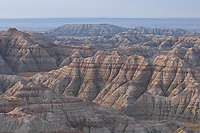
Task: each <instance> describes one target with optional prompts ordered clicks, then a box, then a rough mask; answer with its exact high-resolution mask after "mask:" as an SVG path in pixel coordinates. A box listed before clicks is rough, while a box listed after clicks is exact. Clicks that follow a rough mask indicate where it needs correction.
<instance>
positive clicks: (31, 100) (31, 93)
mask: <svg viewBox="0 0 200 133" xmlns="http://www.w3.org/2000/svg"><path fill="white" fill-rule="evenodd" d="M199 44H200V38H199V37H195V36H189V37H187V36H166V35H153V34H141V33H138V32H135V31H127V32H122V33H118V34H115V35H104V36H96V37H69V38H67V39H66V40H64V41H62V42H60V43H58V44H55V43H53V42H51V41H49V40H46V39H44V38H41V37H35V36H32V35H30V34H27V33H23V32H21V31H18V30H17V29H14V28H12V29H9V30H7V31H1V32H0V51H1V52H0V55H1V56H0V66H1V67H0V72H1V75H0V94H1V99H0V111H1V112H0V113H1V114H0V119H1V121H0V127H1V128H0V132H27V133H28V132H99V133H101V132H108V133H109V132H110V133H111V132H114V133H120V132H147V133H149V132H155V133H156V132H163V133H165V132H166V133H167V132H175V131H179V130H180V131H181V132H193V131H192V130H191V129H188V128H185V127H183V126H181V124H179V123H189V124H193V125H196V126H198V125H199V123H200V116H199V113H200V112H199V111H200V110H199V109H200V105H199V102H200V98H199V95H200V94H199V93H200V92H199V90H200V88H199V86H200V85H199V83H200V78H199V77H200V75H199V74H200V63H199V62H200V47H199ZM18 72H38V74H36V75H34V76H33V77H30V78H27V79H23V78H22V77H20V76H16V75H14V74H16V73H18ZM41 72H42V73H41ZM3 74H4V75H3ZM6 74H9V75H6ZM149 121H150V122H149ZM147 122H148V123H147ZM10 125H12V126H10ZM41 125H42V126H41ZM27 127H28V128H27ZM195 132H198V130H196V131H195Z"/></svg>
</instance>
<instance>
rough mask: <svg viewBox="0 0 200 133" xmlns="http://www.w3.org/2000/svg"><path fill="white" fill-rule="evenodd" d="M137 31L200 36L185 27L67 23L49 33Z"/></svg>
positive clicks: (93, 34) (107, 33)
mask: <svg viewBox="0 0 200 133" xmlns="http://www.w3.org/2000/svg"><path fill="white" fill-rule="evenodd" d="M127 31H135V32H139V33H141V34H153V35H166V36H174V35H177V36H200V33H197V32H195V31H187V30H183V29H177V28H175V29H159V28H153V29H148V28H144V27H141V26H140V27H136V28H124V27H120V26H115V25H110V24H65V25H63V26H60V27H58V28H56V29H54V30H51V31H49V34H51V35H54V36H72V37H91V36H106V35H115V34H118V33H122V32H127Z"/></svg>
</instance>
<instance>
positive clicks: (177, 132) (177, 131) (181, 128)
mask: <svg viewBox="0 0 200 133" xmlns="http://www.w3.org/2000/svg"><path fill="white" fill-rule="evenodd" d="M183 129H185V127H184V126H183V127H180V128H179V129H177V130H176V131H175V133H179V132H180V131H182V130H183Z"/></svg>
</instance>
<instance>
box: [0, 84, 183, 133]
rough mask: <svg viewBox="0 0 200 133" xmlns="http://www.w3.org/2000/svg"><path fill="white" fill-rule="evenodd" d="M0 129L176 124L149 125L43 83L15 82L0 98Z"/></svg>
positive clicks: (140, 128)
mask: <svg viewBox="0 0 200 133" xmlns="http://www.w3.org/2000/svg"><path fill="white" fill-rule="evenodd" d="M0 112H1V114H0V127H1V128H0V132H15V133H22V132H23V133H38V132H66V133H78V132H97V133H102V132H104V133H113V132H116V133H119V132H160V131H162V132H166V133H167V132H169V131H170V132H173V131H176V130H177V129H178V128H180V125H179V124H175V123H172V122H160V123H157V124H148V123H144V122H140V121H138V120H135V119H134V118H133V117H128V116H126V115H124V114H122V113H120V112H118V111H116V110H114V109H112V108H111V107H109V106H105V105H99V104H96V103H92V102H87V101H82V100H80V99H78V98H75V97H71V96H64V95H60V94H56V93H55V92H54V91H52V90H51V89H50V88H48V87H47V86H45V85H43V84H34V83H31V82H29V83H26V82H24V83H23V82H21V81H19V82H17V83H16V84H15V85H14V86H13V87H11V88H10V89H8V90H7V91H6V92H5V93H4V95H1V99H0Z"/></svg>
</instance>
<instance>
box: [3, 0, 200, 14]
mask: <svg viewBox="0 0 200 133" xmlns="http://www.w3.org/2000/svg"><path fill="white" fill-rule="evenodd" d="M199 6H200V0H0V18H77V17H83V18H90V17H92V18H200V7H199Z"/></svg>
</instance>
